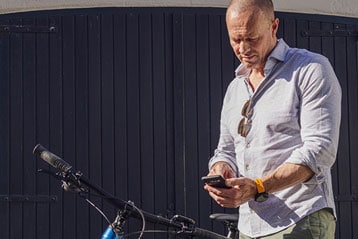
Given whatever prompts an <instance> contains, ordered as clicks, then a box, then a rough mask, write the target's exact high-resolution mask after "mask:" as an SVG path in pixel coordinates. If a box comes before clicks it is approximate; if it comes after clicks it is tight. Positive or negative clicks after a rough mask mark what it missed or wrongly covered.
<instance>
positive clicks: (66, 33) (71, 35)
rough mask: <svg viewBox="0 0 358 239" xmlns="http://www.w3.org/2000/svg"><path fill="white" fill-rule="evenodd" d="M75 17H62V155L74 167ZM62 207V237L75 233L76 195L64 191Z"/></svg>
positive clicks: (68, 236) (71, 235)
mask: <svg viewBox="0 0 358 239" xmlns="http://www.w3.org/2000/svg"><path fill="white" fill-rule="evenodd" d="M75 35H76V29H75V17H74V16H64V17H63V18H62V39H63V43H62V47H63V58H62V62H63V73H62V74H63V95H64V96H65V97H64V98H63V110H64V115H63V127H64V132H63V142H64V143H65V144H64V145H63V153H62V157H63V158H64V159H65V160H66V161H67V162H69V163H70V164H71V165H73V166H74V167H76V166H77V165H76V164H75V162H76V88H75V86H76V77H75V72H76V56H75ZM59 156H61V155H59ZM61 202H62V207H63V222H62V227H63V229H62V230H63V238H71V237H73V235H77V231H76V195H75V194H70V193H64V194H63V197H62V198H61Z"/></svg>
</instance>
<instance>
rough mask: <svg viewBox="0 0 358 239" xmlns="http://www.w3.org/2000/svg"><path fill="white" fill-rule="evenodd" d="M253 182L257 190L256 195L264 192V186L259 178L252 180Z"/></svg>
mask: <svg viewBox="0 0 358 239" xmlns="http://www.w3.org/2000/svg"><path fill="white" fill-rule="evenodd" d="M254 182H255V183H256V188H257V192H258V193H263V192H265V191H266V190H265V186H264V184H263V182H262V180H261V179H260V178H256V179H255V180H254Z"/></svg>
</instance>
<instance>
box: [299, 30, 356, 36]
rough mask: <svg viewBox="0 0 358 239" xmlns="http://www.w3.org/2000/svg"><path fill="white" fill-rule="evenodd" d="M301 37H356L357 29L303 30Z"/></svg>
mask: <svg viewBox="0 0 358 239" xmlns="http://www.w3.org/2000/svg"><path fill="white" fill-rule="evenodd" d="M301 36H303V37H357V36H358V31H352V30H343V29H339V30H303V31H301Z"/></svg>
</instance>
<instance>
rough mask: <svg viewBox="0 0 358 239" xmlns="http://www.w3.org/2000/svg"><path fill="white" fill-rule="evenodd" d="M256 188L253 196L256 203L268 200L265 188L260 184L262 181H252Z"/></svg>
mask: <svg viewBox="0 0 358 239" xmlns="http://www.w3.org/2000/svg"><path fill="white" fill-rule="evenodd" d="M254 182H255V184H256V188H257V193H256V195H255V201H256V202H264V201H266V200H267V199H268V196H269V195H268V193H267V192H266V189H265V186H264V184H263V183H262V180H261V179H259V178H257V179H255V180H254Z"/></svg>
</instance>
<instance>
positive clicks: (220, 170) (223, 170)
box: [208, 162, 236, 179]
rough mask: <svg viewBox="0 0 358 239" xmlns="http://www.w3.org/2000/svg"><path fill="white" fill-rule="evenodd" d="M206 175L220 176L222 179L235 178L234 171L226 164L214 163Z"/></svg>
mask: <svg viewBox="0 0 358 239" xmlns="http://www.w3.org/2000/svg"><path fill="white" fill-rule="evenodd" d="M208 175H221V176H223V178H225V179H227V178H234V177H236V173H235V171H234V170H233V169H232V168H231V166H230V165H229V164H228V163H225V162H217V163H215V164H214V165H213V166H212V167H211V169H210V172H209V174H208Z"/></svg>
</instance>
